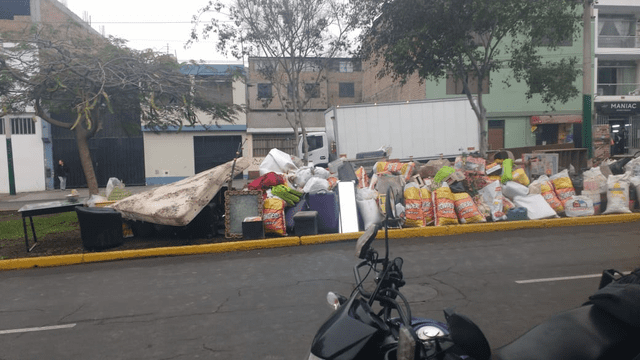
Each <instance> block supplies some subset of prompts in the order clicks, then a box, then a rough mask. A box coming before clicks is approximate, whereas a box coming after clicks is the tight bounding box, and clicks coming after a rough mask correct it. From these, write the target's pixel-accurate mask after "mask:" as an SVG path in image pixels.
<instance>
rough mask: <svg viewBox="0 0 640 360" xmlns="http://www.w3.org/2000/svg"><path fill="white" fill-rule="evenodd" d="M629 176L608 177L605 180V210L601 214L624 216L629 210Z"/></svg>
mask: <svg viewBox="0 0 640 360" xmlns="http://www.w3.org/2000/svg"><path fill="white" fill-rule="evenodd" d="M629 185H630V183H629V175H628V174H623V175H610V176H609V178H608V179H607V209H606V210H605V211H604V212H603V213H602V214H626V213H630V212H631V210H630V209H629Z"/></svg>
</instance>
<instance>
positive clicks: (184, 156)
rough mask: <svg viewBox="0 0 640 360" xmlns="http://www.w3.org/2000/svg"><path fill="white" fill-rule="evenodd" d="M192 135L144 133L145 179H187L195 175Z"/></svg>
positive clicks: (184, 133) (182, 133)
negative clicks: (177, 177)
mask: <svg viewBox="0 0 640 360" xmlns="http://www.w3.org/2000/svg"><path fill="white" fill-rule="evenodd" d="M193 136H194V134H193V133H186V132H181V133H158V134H155V133H152V132H144V133H143V139H144V164H145V165H144V171H145V177H147V178H149V177H176V176H179V177H187V176H191V175H194V173H195V160H194V154H193Z"/></svg>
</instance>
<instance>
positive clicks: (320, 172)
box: [313, 166, 331, 179]
mask: <svg viewBox="0 0 640 360" xmlns="http://www.w3.org/2000/svg"><path fill="white" fill-rule="evenodd" d="M313 176H315V177H319V178H321V179H328V178H329V177H330V176H331V173H330V172H329V170H327V169H325V168H323V167H320V166H316V167H315V168H313Z"/></svg>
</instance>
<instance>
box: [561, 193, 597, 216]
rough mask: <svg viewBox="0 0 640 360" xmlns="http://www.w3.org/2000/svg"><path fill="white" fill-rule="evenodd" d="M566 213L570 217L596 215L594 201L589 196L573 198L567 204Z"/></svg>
mask: <svg viewBox="0 0 640 360" xmlns="http://www.w3.org/2000/svg"><path fill="white" fill-rule="evenodd" d="M564 212H565V214H566V215H567V216H568V217H578V216H591V215H594V214H595V209H594V207H593V200H592V199H591V198H590V197H589V196H578V195H575V196H572V197H571V198H569V200H568V201H567V202H566V203H565V206H564Z"/></svg>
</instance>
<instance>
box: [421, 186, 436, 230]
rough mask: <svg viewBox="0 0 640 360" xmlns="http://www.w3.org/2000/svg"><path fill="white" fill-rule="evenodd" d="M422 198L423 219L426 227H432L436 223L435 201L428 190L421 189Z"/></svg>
mask: <svg viewBox="0 0 640 360" xmlns="http://www.w3.org/2000/svg"><path fill="white" fill-rule="evenodd" d="M420 198H421V199H422V217H423V220H424V226H427V225H431V224H433V222H434V220H435V219H434V216H433V202H432V201H433V200H432V199H431V191H429V189H427V188H420Z"/></svg>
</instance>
